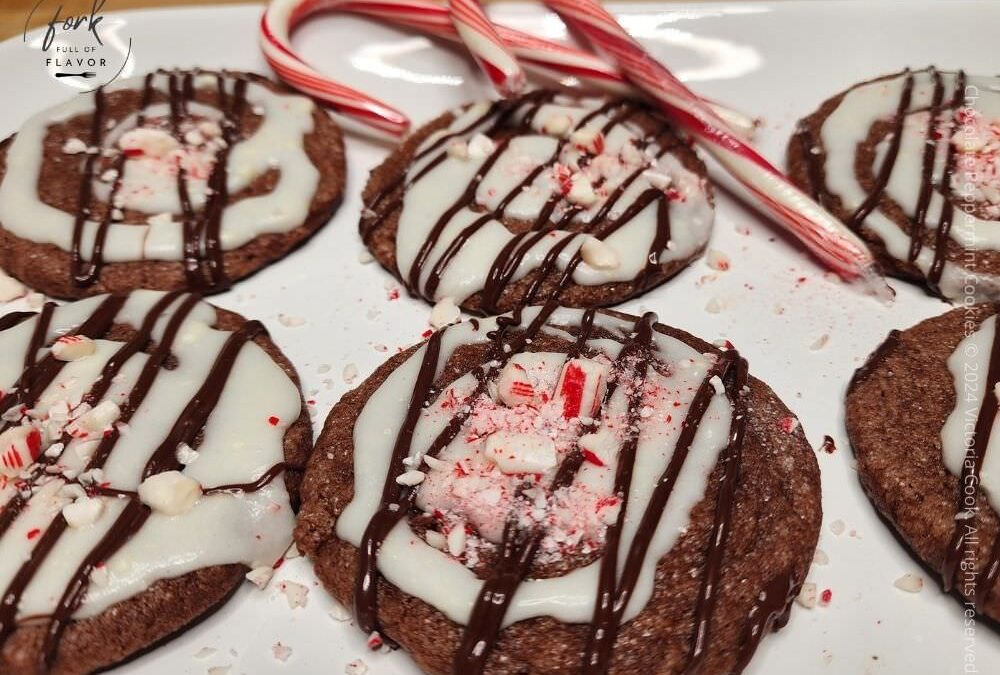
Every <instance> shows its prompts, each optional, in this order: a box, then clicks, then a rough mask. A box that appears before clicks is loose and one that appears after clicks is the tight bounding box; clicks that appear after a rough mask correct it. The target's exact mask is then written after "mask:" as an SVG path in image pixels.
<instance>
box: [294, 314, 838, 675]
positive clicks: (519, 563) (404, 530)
mask: <svg viewBox="0 0 1000 675" xmlns="http://www.w3.org/2000/svg"><path fill="white" fill-rule="evenodd" d="M302 494H303V506H302V511H301V513H300V518H299V522H298V525H297V526H296V533H295V538H296V542H297V543H298V545H299V548H300V550H302V551H303V552H304V553H305V554H306V555H307V556H309V558H310V559H311V560H312V562H313V564H314V567H315V570H316V573H317V575H318V577H319V579H320V580H321V581H322V583H323V584H324V586H325V587H326V588H327V589H328V590H329V591H330V593H331V594H332V595H333V596H334V597H335V598H337V599H338V600H339V601H340V602H342V603H344V604H345V605H346V606H349V607H350V606H353V607H354V608H355V613H356V618H357V623H358V625H359V627H360V628H361V629H362V630H363V631H366V632H367V631H377V632H378V634H379V636H380V637H379V639H375V640H370V642H369V644H379V643H380V641H381V640H385V641H389V642H392V643H396V644H399V645H400V646H402V647H403V648H404V649H406V650H407V651H408V652H410V654H411V655H412V656H413V658H414V660H415V661H416V662H417V664H418V665H419V666H420V667H421V668H423V669H424V670H425V671H426V672H428V673H450V672H461V673H463V674H465V673H468V674H470V675H471V674H473V673H477V672H488V673H491V674H504V673H507V674H513V673H526V672H531V673H567V672H588V673H599V672H611V673H637V672H642V673H681V672H692V671H694V670H696V669H699V668H700V669H701V670H700V672H713V673H715V672H738V671H740V670H742V669H743V667H745V666H746V664H747V662H748V661H749V660H750V658H751V657H752V655H753V653H754V651H755V649H756V646H757V644H758V642H759V641H760V639H761V638H762V637H763V636H764V635H765V634H766V633H767V631H768V629H769V628H774V629H776V628H778V627H780V626H781V625H783V624H784V621H785V620H787V618H788V614H787V613H788V611H789V605H790V603H791V601H792V599H793V598H794V597H795V595H796V593H797V591H798V588H799V585H800V584H801V582H802V581H803V579H804V577H805V575H806V572H807V570H808V568H809V564H810V561H811V558H812V555H813V551H814V548H815V545H816V540H817V537H818V534H819V527H820V521H821V515H822V514H821V506H820V483H819V471H818V467H817V463H816V459H815V457H814V454H813V451H812V450H811V449H810V447H809V445H808V443H807V442H806V439H805V437H804V435H803V433H802V430H801V429H800V428H799V425H798V422H797V420H796V419H795V418H794V417H793V416H792V414H791V413H790V412H789V411H788V409H787V408H786V407H785V406H784V404H783V403H781V401H780V400H778V398H777V397H776V396H775V394H774V392H772V391H771V389H770V388H769V387H768V386H767V385H765V384H764V383H763V382H761V381H759V380H757V379H754V378H752V377H749V376H748V374H747V370H746V362H745V361H744V360H742V359H740V357H739V355H738V354H737V353H736V352H735V351H731V350H730V351H720V350H719V349H717V348H715V347H713V346H711V345H709V344H708V343H706V342H704V341H702V340H699V339H698V338H695V337H693V336H691V335H689V334H687V333H684V332H683V331H679V330H677V329H674V328H670V327H667V326H663V325H661V324H658V323H656V317H655V315H653V314H647V315H645V316H643V317H642V318H637V317H633V316H629V315H626V314H621V313H618V312H611V311H607V310H594V309H590V310H580V309H566V308H539V307H531V308H526V309H524V310H522V311H518V312H515V314H514V315H513V317H512V316H510V315H506V316H502V317H498V318H490V319H483V320H476V319H472V320H469V321H467V322H464V323H460V324H456V325H452V326H450V327H447V328H445V329H443V330H441V331H439V332H437V333H435V334H434V335H432V336H431V338H430V339H429V340H427V341H426V342H424V343H422V344H420V345H417V346H415V347H413V348H411V349H409V350H407V351H405V352H403V353H400V354H398V355H396V356H394V357H393V358H392V359H390V360H389V361H388V362H387V363H385V364H384V365H383V366H382V367H380V368H379V369H378V370H376V371H375V373H374V374H373V375H372V376H371V377H369V378H368V379H367V380H366V381H365V382H364V383H362V384H361V385H360V386H359V387H358V388H357V389H355V390H353V391H351V392H349V393H348V394H346V395H345V396H344V398H343V399H342V400H341V401H340V403H338V404H337V405H336V406H335V407H334V408H333V410H332V411H331V413H330V416H329V417H328V418H327V421H326V425H325V428H324V430H323V433H322V434H321V436H320V438H319V441H318V443H317V446H316V452H314V454H313V456H312V458H311V459H310V462H309V467H308V469H307V471H306V476H305V479H304V482H303V489H302ZM713 542H714V543H713ZM626 559H627V560H628V562H625V561H626ZM614 561H622V565H623V567H621V568H620V569H618V570H617V573H616V571H615V562H614ZM526 578H528V579H530V580H531V581H530V583H521V582H522V581H523V580H525V579H526ZM616 580H620V581H616ZM599 596H600V597H608V598H611V599H612V601H611V602H608V603H605V604H603V605H602V606H601V607H602V608H601V609H598V610H596V612H595V600H596V599H597V598H598V597H599ZM487 598H488V599H487ZM616 602H617V603H620V604H617V605H616ZM616 606H618V607H619V609H614V608H615V607H616ZM696 635H698V636H699V637H698V638H697V639H696ZM584 664H589V665H588V666H585V665H584Z"/></svg>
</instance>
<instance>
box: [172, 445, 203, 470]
mask: <svg viewBox="0 0 1000 675" xmlns="http://www.w3.org/2000/svg"><path fill="white" fill-rule="evenodd" d="M200 456H201V453H200V452H198V451H197V450H195V449H194V448H192V447H191V446H190V445H188V444H187V443H180V444H179V445H178V446H177V461H178V462H180V463H181V464H183V465H184V466H188V465H189V464H193V463H194V462H195V460H197V459H198V457H200Z"/></svg>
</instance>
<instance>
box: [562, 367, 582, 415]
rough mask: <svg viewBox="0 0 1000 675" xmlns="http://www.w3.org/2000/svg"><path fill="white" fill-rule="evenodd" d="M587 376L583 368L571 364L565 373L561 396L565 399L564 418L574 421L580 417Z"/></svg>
mask: <svg viewBox="0 0 1000 675" xmlns="http://www.w3.org/2000/svg"><path fill="white" fill-rule="evenodd" d="M586 382H587V375H586V373H584V372H583V368H581V367H580V366H578V365H576V364H575V363H571V364H569V365H568V366H566V370H565V371H563V380H562V386H561V387H560V388H559V394H560V395H561V396H562V397H563V417H565V418H567V419H572V418H574V417H579V416H580V403H581V402H582V401H583V385H584V384H586Z"/></svg>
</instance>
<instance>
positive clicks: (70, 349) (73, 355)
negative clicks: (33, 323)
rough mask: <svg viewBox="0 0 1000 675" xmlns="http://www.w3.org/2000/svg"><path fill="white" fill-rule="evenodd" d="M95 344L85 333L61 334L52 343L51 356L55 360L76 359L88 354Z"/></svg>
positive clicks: (94, 348) (91, 352) (93, 349)
mask: <svg viewBox="0 0 1000 675" xmlns="http://www.w3.org/2000/svg"><path fill="white" fill-rule="evenodd" d="M96 350H97V345H96V344H95V343H94V341H93V340H91V339H90V338H89V337H87V336H86V335H63V336H62V337H60V338H59V339H57V340H56V341H55V342H54V343H53V345H52V356H53V357H55V359H56V360H57V361H76V360H77V359H82V358H83V357H85V356H90V355H91V354H93V353H94V352H95V351H96Z"/></svg>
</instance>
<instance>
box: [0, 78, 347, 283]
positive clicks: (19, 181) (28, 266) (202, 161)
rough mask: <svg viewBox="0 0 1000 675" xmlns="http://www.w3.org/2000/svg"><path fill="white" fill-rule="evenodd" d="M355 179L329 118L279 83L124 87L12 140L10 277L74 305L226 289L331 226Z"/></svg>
mask: <svg viewBox="0 0 1000 675" xmlns="http://www.w3.org/2000/svg"><path fill="white" fill-rule="evenodd" d="M345 173H346V169H345V166H344V147H343V139H342V137H341V133H340V130H339V128H338V127H337V126H336V124H334V122H333V121H332V120H331V119H330V117H329V115H327V114H326V113H325V112H324V111H323V110H321V109H320V108H318V107H317V106H316V105H315V104H314V103H313V102H312V101H310V100H309V99H307V98H305V97H303V96H299V95H297V94H294V93H292V92H291V90H288V89H286V88H284V87H283V86H281V85H278V84H275V83H273V82H271V81H270V80H267V79H265V78H263V77H260V76H257V75H251V74H247V73H234V72H214V71H202V70H193V71H156V72H153V73H150V74H148V75H146V76H144V77H137V78H132V79H127V80H120V81H116V82H114V83H112V84H111V85H108V86H107V87H101V88H98V89H96V90H95V91H94V92H92V93H87V94H81V95H78V96H76V97H75V98H73V99H72V100H70V101H67V102H65V103H62V104H60V105H57V106H55V107H52V108H50V109H48V110H45V111H42V112H41V113H38V114H37V115H35V116H34V117H32V118H30V119H29V120H28V121H27V122H25V124H24V125H23V126H22V127H21V129H20V130H19V131H18V132H17V134H15V135H14V136H12V137H11V138H9V139H7V140H6V141H4V142H3V143H2V144H0V268H3V269H4V270H6V271H7V272H8V273H10V274H11V275H13V276H15V277H17V278H18V279H20V280H21V281H23V282H24V283H26V284H28V285H29V286H32V287H33V288H35V289H37V290H39V291H42V292H44V293H47V294H49V295H54V296H58V297H66V298H79V297H85V296H90V295H96V294H100V293H106V292H118V291H128V290H131V289H134V288H152V289H158V290H180V289H190V290H200V291H216V290H222V289H224V288H226V287H227V285H228V284H229V283H230V282H232V281H234V280H237V279H240V278H242V277H245V276H247V275H249V274H251V273H253V272H254V271H256V270H258V269H260V268H261V267H263V266H265V265H267V264H268V263H270V262H273V261H274V260H277V259H278V258H280V257H282V256H284V255H285V254H286V253H288V252H289V251H290V250H291V249H293V248H294V247H295V246H297V245H298V244H300V243H301V242H302V241H304V240H305V239H306V238H307V237H309V235H311V234H312V233H313V232H315V231H316V230H317V229H318V228H320V227H321V226H322V225H323V224H325V223H326V222H327V220H328V219H329V218H330V216H331V215H332V214H333V211H334V210H335V209H336V207H337V206H338V205H339V204H340V200H341V197H342V195H343V190H344V179H345Z"/></svg>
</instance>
